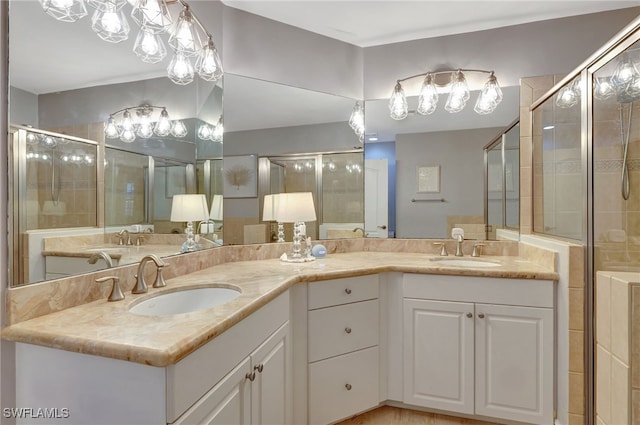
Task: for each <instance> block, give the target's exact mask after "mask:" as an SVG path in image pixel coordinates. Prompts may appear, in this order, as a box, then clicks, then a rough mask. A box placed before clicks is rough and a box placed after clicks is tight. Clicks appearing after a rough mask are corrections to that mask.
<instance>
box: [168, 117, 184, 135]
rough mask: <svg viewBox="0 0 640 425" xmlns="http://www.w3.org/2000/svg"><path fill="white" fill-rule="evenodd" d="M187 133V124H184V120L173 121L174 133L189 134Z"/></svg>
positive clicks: (172, 129) (172, 132)
mask: <svg viewBox="0 0 640 425" xmlns="http://www.w3.org/2000/svg"><path fill="white" fill-rule="evenodd" d="M187 133H188V131H187V126H186V125H184V123H183V122H182V121H180V120H175V121H173V124H171V134H173V135H174V136H176V137H184V136H186V135H187Z"/></svg>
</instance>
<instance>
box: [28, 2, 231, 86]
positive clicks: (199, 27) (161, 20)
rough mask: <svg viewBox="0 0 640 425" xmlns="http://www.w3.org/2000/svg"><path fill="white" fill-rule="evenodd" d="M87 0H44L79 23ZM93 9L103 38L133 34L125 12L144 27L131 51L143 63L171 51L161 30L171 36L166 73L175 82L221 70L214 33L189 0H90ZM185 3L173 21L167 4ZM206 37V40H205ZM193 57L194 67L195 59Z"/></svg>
mask: <svg viewBox="0 0 640 425" xmlns="http://www.w3.org/2000/svg"><path fill="white" fill-rule="evenodd" d="M84 1H85V0H40V4H41V6H42V8H43V10H44V11H45V12H46V13H47V14H49V15H51V16H52V17H54V18H55V19H57V20H60V21H65V22H75V21H77V20H78V19H81V18H82V17H84V16H86V15H87V9H86V7H85V3H84ZM86 2H87V4H88V5H89V6H91V7H92V8H94V9H95V10H94V13H93V15H92V17H91V28H92V29H93V31H94V32H95V33H96V34H97V35H98V36H99V37H100V38H101V39H103V40H105V41H108V42H111V43H120V42H122V41H125V40H127V39H128V38H129V32H130V27H129V23H128V21H127V18H126V14H125V13H124V9H125V6H126V5H131V7H132V10H131V12H130V16H131V18H132V19H133V21H134V22H135V23H136V24H137V25H138V26H139V27H140V29H139V31H138V34H137V36H136V40H135V43H134V45H133V52H134V53H135V55H136V56H137V57H138V58H140V60H141V61H143V62H145V63H151V64H154V63H158V62H160V61H162V60H163V59H164V58H165V57H166V54H167V49H166V47H165V43H164V42H163V40H162V37H161V35H163V34H164V35H165V36H167V35H168V37H169V40H168V42H169V46H170V47H171V49H172V50H173V53H174V55H173V57H172V59H171V61H170V63H169V65H168V66H167V74H168V77H169V78H170V79H171V81H173V82H174V83H176V84H180V85H185V84H189V83H191V82H192V81H193V80H194V78H195V74H196V73H197V74H198V75H199V76H200V78H202V79H203V80H205V81H217V80H218V79H220V77H222V74H223V69H222V62H221V60H220V56H219V54H218V50H217V49H216V46H215V44H214V42H213V37H212V36H211V33H210V32H209V31H208V30H207V29H206V28H205V27H204V25H203V24H202V22H201V21H200V20H199V19H198V17H197V16H196V15H195V14H194V13H193V11H192V10H191V8H190V7H189V4H188V3H187V2H186V1H185V0H86ZM173 5H178V6H180V7H181V10H180V12H179V13H177V11H176V12H174V13H173V15H174V16H175V15H176V14H178V19H177V21H176V23H175V25H173V19H172V18H171V16H172V13H171V11H170V10H169V6H173ZM202 40H206V41H204V42H203V41H202ZM190 58H195V59H193V61H195V67H194V64H193V63H192V59H190Z"/></svg>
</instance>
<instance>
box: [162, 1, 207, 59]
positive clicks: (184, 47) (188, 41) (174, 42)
mask: <svg viewBox="0 0 640 425" xmlns="http://www.w3.org/2000/svg"><path fill="white" fill-rule="evenodd" d="M201 44H202V43H200V38H199V36H198V33H197V32H196V29H195V25H194V21H193V15H192V14H191V10H190V9H189V7H188V6H185V8H184V9H182V12H180V17H179V18H178V21H177V22H176V26H175V28H174V32H173V34H172V35H171V37H169V45H170V46H171V47H173V49H174V50H175V51H176V53H182V54H184V55H185V56H195V55H197V54H198V49H200V47H201Z"/></svg>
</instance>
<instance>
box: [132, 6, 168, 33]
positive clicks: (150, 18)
mask: <svg viewBox="0 0 640 425" xmlns="http://www.w3.org/2000/svg"><path fill="white" fill-rule="evenodd" d="M131 18H132V19H133V20H134V21H135V23H136V24H138V26H140V28H146V29H147V30H148V31H151V32H153V33H154V34H159V33H161V32H165V31H167V30H168V29H169V28H170V27H171V24H172V23H173V21H172V19H171V15H170V14H169V10H168V9H167V4H166V3H165V1H164V0H137V1H136V3H135V5H134V6H133V9H132V10H131Z"/></svg>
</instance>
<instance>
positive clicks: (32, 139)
mask: <svg viewBox="0 0 640 425" xmlns="http://www.w3.org/2000/svg"><path fill="white" fill-rule="evenodd" d="M39 141H40V138H39V137H38V135H37V134H36V133H32V132H30V131H29V132H28V133H27V144H28V145H35V144H36V143H38V142H39Z"/></svg>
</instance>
